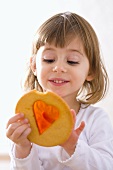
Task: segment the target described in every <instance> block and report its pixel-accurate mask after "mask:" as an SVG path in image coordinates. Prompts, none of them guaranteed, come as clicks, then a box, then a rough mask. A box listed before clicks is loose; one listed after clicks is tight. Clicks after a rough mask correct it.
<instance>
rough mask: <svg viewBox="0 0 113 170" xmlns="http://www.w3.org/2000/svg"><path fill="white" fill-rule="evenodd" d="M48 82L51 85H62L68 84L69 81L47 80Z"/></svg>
mask: <svg viewBox="0 0 113 170" xmlns="http://www.w3.org/2000/svg"><path fill="white" fill-rule="evenodd" d="M49 82H51V83H52V84H53V85H64V84H66V83H68V82H69V81H67V80H62V79H52V80H49Z"/></svg>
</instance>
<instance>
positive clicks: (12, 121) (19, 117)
mask: <svg viewBox="0 0 113 170" xmlns="http://www.w3.org/2000/svg"><path fill="white" fill-rule="evenodd" d="M22 118H24V114H23V113H18V114H16V115H15V116H13V117H11V118H10V119H9V121H8V122H7V125H6V129H7V128H8V126H9V125H10V124H12V123H14V122H16V121H18V120H19V119H22Z"/></svg>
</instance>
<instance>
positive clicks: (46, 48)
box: [43, 47, 84, 56]
mask: <svg viewBox="0 0 113 170" xmlns="http://www.w3.org/2000/svg"><path fill="white" fill-rule="evenodd" d="M49 50H52V51H55V50H56V49H55V48H54V47H45V49H44V50H43V52H45V51H49ZM66 51H69V52H77V53H79V54H80V55H82V56H84V55H83V53H82V52H80V51H79V50H76V49H67V50H66Z"/></svg>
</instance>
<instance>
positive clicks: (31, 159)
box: [6, 12, 113, 170]
mask: <svg viewBox="0 0 113 170" xmlns="http://www.w3.org/2000/svg"><path fill="white" fill-rule="evenodd" d="M24 87H25V90H26V91H28V90H31V89H37V90H39V91H47V90H50V91H53V92H55V93H57V94H58V95H59V96H61V97H62V98H63V99H64V100H65V102H67V104H68V105H69V107H70V110H71V112H72V114H73V118H74V120H75V127H74V129H73V131H72V133H71V135H70V137H69V139H68V140H67V141H66V142H65V143H63V144H62V145H61V146H55V147H47V148H46V147H41V146H38V145H35V144H33V143H30V141H29V140H28V139H27V136H28V135H29V133H30V132H31V128H30V125H29V122H28V120H27V119H25V118H24V115H23V114H22V113H18V114H17V115H15V116H13V117H12V118H10V119H9V121H8V123H7V132H6V135H7V137H8V138H9V139H10V140H11V141H13V143H12V144H11V152H10V157H11V170H17V169H18V170H19V169H20V170H22V169H23V170H97V169H98V170H112V169H113V127H112V126H111V124H110V121H109V118H108V115H107V113H106V112H105V111H104V110H103V109H101V108H98V107H95V106H92V104H95V103H97V102H98V101H100V100H101V99H102V98H103V97H104V96H105V94H106V92H107V87H108V75H107V72H106V70H105V67H104V65H103V63H102V60H101V56H100V49H99V43H98V38H97V36H96V34H95V32H94V30H93V28H92V27H91V25H90V24H89V23H88V22H87V21H86V20H85V19H84V18H82V17H81V16H79V15H77V14H75V13H71V12H66V13H59V14H56V15H54V16H53V17H51V18H50V19H48V20H47V21H46V22H44V23H43V24H42V25H41V26H40V28H39V29H38V31H37V33H36V35H35V39H34V41H33V46H32V57H31V58H30V65H29V71H28V76H27V79H26V81H25V84H24Z"/></svg>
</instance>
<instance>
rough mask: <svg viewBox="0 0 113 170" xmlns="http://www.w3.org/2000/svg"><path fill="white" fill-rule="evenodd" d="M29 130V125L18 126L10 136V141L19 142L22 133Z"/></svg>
mask: <svg viewBox="0 0 113 170" xmlns="http://www.w3.org/2000/svg"><path fill="white" fill-rule="evenodd" d="M28 128H30V125H29V124H23V125H21V126H19V127H18V128H17V129H16V130H15V131H14V133H13V134H12V135H11V140H12V141H13V142H17V141H18V140H19V138H20V137H21V136H22V134H23V133H24V131H26V129H28Z"/></svg>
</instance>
